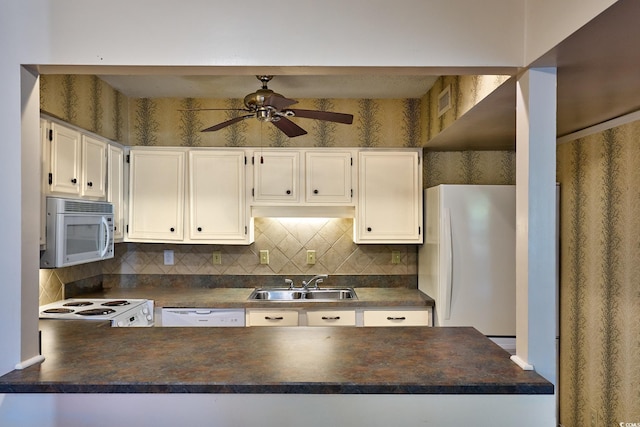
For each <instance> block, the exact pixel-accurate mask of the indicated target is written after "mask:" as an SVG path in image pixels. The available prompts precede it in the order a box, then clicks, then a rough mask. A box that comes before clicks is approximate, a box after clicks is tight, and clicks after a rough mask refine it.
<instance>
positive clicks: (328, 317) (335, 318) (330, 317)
mask: <svg viewBox="0 0 640 427" xmlns="http://www.w3.org/2000/svg"><path fill="white" fill-rule="evenodd" d="M322 320H340V316H322Z"/></svg>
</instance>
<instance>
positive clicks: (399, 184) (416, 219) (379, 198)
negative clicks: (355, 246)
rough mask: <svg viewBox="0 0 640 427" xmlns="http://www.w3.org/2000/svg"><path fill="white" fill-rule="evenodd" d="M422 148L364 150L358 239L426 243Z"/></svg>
mask: <svg viewBox="0 0 640 427" xmlns="http://www.w3.org/2000/svg"><path fill="white" fill-rule="evenodd" d="M419 160H420V153H419V152H418V151H401V152H396V151H365V152H360V157H359V168H360V173H359V177H360V187H359V189H360V191H359V206H358V215H357V224H356V227H355V241H356V243H422V191H421V187H422V171H421V169H420V168H421V166H420V162H419Z"/></svg>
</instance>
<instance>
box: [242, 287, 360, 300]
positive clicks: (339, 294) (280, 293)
mask: <svg viewBox="0 0 640 427" xmlns="http://www.w3.org/2000/svg"><path fill="white" fill-rule="evenodd" d="M249 299H250V300H261V301H301V300H302V301H336V300H354V299H358V297H357V296H356V292H355V291H354V290H353V288H339V289H331V288H320V289H289V288H262V289H256V290H254V291H253V292H251V295H249Z"/></svg>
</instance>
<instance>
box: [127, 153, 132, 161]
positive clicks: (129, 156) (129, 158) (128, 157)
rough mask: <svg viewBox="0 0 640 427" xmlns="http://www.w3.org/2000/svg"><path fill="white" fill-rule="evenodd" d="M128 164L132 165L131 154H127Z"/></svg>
mask: <svg viewBox="0 0 640 427" xmlns="http://www.w3.org/2000/svg"><path fill="white" fill-rule="evenodd" d="M127 163H131V154H127Z"/></svg>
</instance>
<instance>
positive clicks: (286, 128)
mask: <svg viewBox="0 0 640 427" xmlns="http://www.w3.org/2000/svg"><path fill="white" fill-rule="evenodd" d="M271 123H272V124H273V125H274V126H275V127H277V128H278V129H280V130H281V131H282V132H284V134H285V135H287V136H288V137H289V138H294V137H296V136H301V135H306V133H307V131H306V130H304V129H302V128H301V127H300V126H298V125H297V124H295V123H293V122H292V121H291V120H289V119H287V118H285V117H280V120H278V121H273V122H271Z"/></svg>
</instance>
